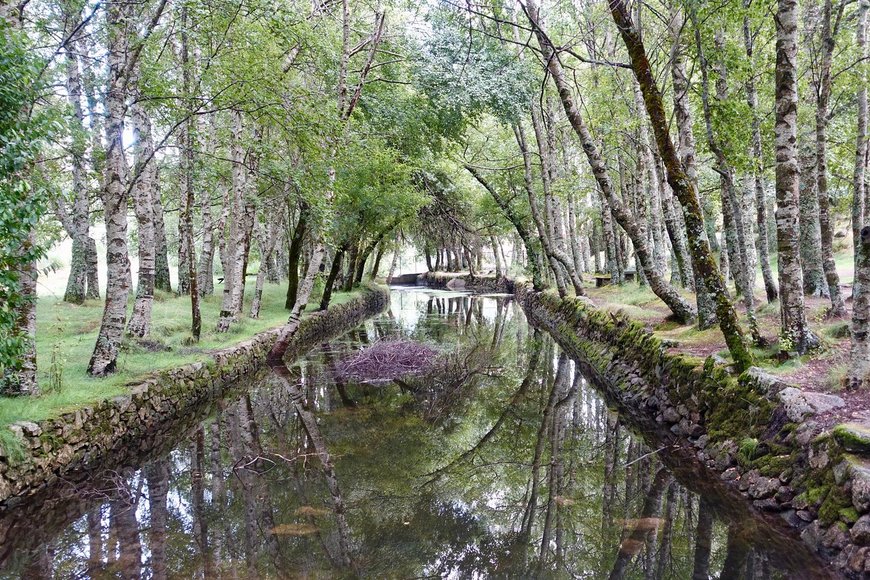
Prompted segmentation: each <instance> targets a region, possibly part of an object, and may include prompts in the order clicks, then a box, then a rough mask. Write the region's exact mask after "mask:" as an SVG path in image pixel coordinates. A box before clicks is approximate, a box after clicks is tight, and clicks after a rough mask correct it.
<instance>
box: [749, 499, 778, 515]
mask: <svg viewBox="0 0 870 580" xmlns="http://www.w3.org/2000/svg"><path fill="white" fill-rule="evenodd" d="M752 505H754V506H755V507H756V508H757V509H760V510H761V511H764V512H778V511H782V509H783V508H782V506H781V505H779V502H777V501H776V500H775V499H773V498H772V497H769V498H767V499H757V500H755V501H753V502H752Z"/></svg>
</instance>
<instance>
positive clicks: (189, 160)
mask: <svg viewBox="0 0 870 580" xmlns="http://www.w3.org/2000/svg"><path fill="white" fill-rule="evenodd" d="M181 26H182V28H181V66H182V78H183V83H184V94H185V96H188V97H189V96H190V91H191V79H190V76H191V75H190V67H191V66H192V65H190V63H189V61H188V58H189V55H188V46H187V7H182V9H181ZM182 147H183V150H182V155H181V161H182V167H181V184H182V187H181V194H182V200H181V203H182V206H181V215H180V216H179V217H180V220H179V221H180V223H181V224H183V228H182V229H183V231H184V236H185V239H184V245H185V246H187V248H188V250H189V254H188V261H187V272H186V273H187V283H188V293H189V295H190V319H191V321H190V332H191V336H192V337H193V340H194V342H199V337H200V334H201V332H202V315H201V314H200V311H199V290H198V289H197V278H196V246H195V245H194V242H193V207H194V194H193V171H194V158H193V155H194V152H193V148H194V141H193V117H192V116H191V117H189V118H188V119H187V121H185V128H184V131H183V139H182Z"/></svg>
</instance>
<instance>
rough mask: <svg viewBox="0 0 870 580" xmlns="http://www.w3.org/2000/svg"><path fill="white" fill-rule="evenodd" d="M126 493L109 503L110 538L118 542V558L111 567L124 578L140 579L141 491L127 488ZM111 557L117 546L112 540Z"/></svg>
mask: <svg viewBox="0 0 870 580" xmlns="http://www.w3.org/2000/svg"><path fill="white" fill-rule="evenodd" d="M125 491H126V493H122V494H120V497H118V498H117V499H114V500H112V501H111V502H110V503H109V525H110V528H111V533H110V538H111V539H113V540H114V542H115V543H116V544H117V560H115V561H114V562H112V563H111V566H110V569H111V570H113V571H114V572H115V574H117V576H119V577H121V578H123V579H125V580H126V579H128V578H129V579H131V580H132V579H138V578H139V577H140V576H141V574H142V544H141V541H140V539H139V523H138V522H137V521H136V507H137V505H138V503H139V492H138V491H134V490H130V489H128V490H125ZM109 546H110V552H109V554H110V557H113V555H114V554H115V546H113V545H112V543H111V541H110V544H109Z"/></svg>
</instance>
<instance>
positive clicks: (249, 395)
mask: <svg viewBox="0 0 870 580" xmlns="http://www.w3.org/2000/svg"><path fill="white" fill-rule="evenodd" d="M397 335H401V336H403V337H405V338H407V339H413V340H418V341H423V342H426V343H429V344H433V345H436V346H437V349H438V350H439V352H440V354H439V356H438V363H437V364H435V365H434V366H433V368H434V369H435V370H434V371H432V372H429V373H428V374H426V375H423V376H420V377H411V378H408V379H407V380H401V381H393V382H377V383H373V384H359V383H355V382H352V381H346V380H344V379H343V378H342V377H341V373H339V372H338V370H337V369H338V364H339V363H340V361H341V360H343V359H344V358H345V357H347V356H349V355H350V354H352V353H354V352H356V351H358V350H359V349H361V348H364V347H365V346H366V345H369V344H372V343H374V342H376V341H378V340H383V339H385V338H389V337H394V336H397ZM243 393H244V394H241V395H236V396H231V397H227V398H226V399H224V400H223V401H219V402H217V403H216V405H215V408H214V409H213V410H212V411H211V412H210V413H209V414H208V416H207V417H206V418H204V419H202V420H198V419H197V418H192V420H191V421H192V424H193V427H192V428H188V429H187V430H186V431H185V432H184V433H183V434H181V435H174V436H171V437H169V440H167V441H164V442H163V445H164V448H163V450H162V451H161V450H159V449H158V450H156V451H154V452H153V453H150V454H149V455H148V456H146V457H143V458H139V459H138V460H135V458H134V461H133V462H132V465H136V466H141V467H140V468H133V469H124V470H120V472H118V473H115V472H106V473H104V474H100V475H99V476H94V477H92V478H91V479H90V480H89V481H87V482H85V483H84V484H81V485H76V486H68V487H65V488H63V489H61V490H59V491H56V492H55V493H54V495H55V496H56V497H58V498H59V499H54V500H53V501H50V502H49V501H46V502H44V503H42V504H40V502H30V503H28V504H25V505H22V506H19V507H18V508H17V509H16V510H13V511H12V512H10V513H9V514H6V515H5V516H4V517H3V518H2V519H0V545H2V546H3V547H2V551H0V563H2V566H3V572H2V575H3V576H4V577H19V576H22V577H28V578H31V577H32V578H40V577H52V576H55V577H94V578H103V577H122V578H139V577H142V576H146V577H153V578H158V579H159V578H168V577H205V578H215V577H248V578H262V577H307V576H314V577H319V576H327V577H336V576H338V577H354V576H365V577H401V578H405V577H435V576H437V577H480V576H510V577H555V578H561V577H565V578H568V577H581V578H608V577H609V578H692V577H694V578H709V577H711V576H712V577H721V578H777V577H783V578H785V577H788V578H795V577H822V576H824V575H825V573H824V571H823V570H822V569H821V568H819V567H818V562H816V561H815V560H814V559H812V558H810V557H809V556H807V555H805V554H806V551H805V549H804V548H803V546H802V544H800V543H799V541H796V540H795V539H794V538H793V537H791V536H789V535H788V534H785V533H784V532H783V530H784V528H783V527H781V526H777V525H775V524H771V523H767V522H764V521H762V520H760V519H759V518H757V517H751V516H750V514H749V513H748V512H747V511H746V508H745V506H744V505H743V504H742V502H740V501H737V502H734V501H731V500H730V499H729V496H727V494H725V495H723V494H722V490H721V488H720V487H719V486H718V484H716V482H715V481H713V482H710V481H707V480H704V479H699V477H698V476H697V474H695V473H694V472H695V471H696V466H695V465H694V464H693V463H691V462H690V461H689V460H688V459H687V454H685V453H682V452H681V451H680V450H679V449H674V448H673V446H672V441H670V440H669V439H667V437H666V436H664V435H662V434H659V433H654V432H650V433H646V435H645V438H643V439H642V438H639V437H637V436H636V435H634V434H633V433H632V432H631V431H630V430H629V429H628V428H627V426H626V425H624V424H622V423H621V421H620V418H619V417H618V416H617V415H616V414H614V413H613V412H611V411H610V410H608V407H607V405H606V404H605V402H604V401H603V400H602V398H601V397H600V396H599V395H598V394H597V392H596V391H595V390H594V389H592V388H591V386H590V385H589V384H587V382H586V380H585V379H584V378H583V377H582V376H581V375H580V374H579V373H578V372H576V369H575V365H574V363H573V361H571V360H570V359H568V358H567V357H566V356H565V355H564V354H563V353H561V352H560V351H559V349H558V348H557V347H556V345H555V344H554V343H553V341H552V340H551V339H550V338H549V337H548V336H546V335H545V334H542V333H541V332H539V331H537V330H534V329H532V328H530V327H529V326H528V325H527V324H526V322H525V319H524V317H523V315H522V312H521V310H520V309H519V308H518V307H517V305H516V304H514V303H512V302H511V301H510V300H509V298H508V297H504V296H502V297H495V296H494V297H470V296H468V295H463V294H454V293H446V292H431V291H425V290H410V291H409V290H405V291H396V292H394V293H393V299H392V304H391V308H390V310H389V311H388V312H387V313H386V314H384V315H382V316H380V317H378V318H377V319H375V320H372V321H369V322H367V323H366V324H364V325H361V326H360V327H359V328H357V329H353V330H351V331H350V332H349V333H348V334H347V335H346V336H345V337H344V338H342V339H341V340H338V341H335V342H334V343H331V344H324V345H321V346H320V347H319V348H317V349H315V351H314V352H313V353H311V354H310V355H309V356H308V357H307V358H306V359H305V360H303V361H302V362H301V363H300V364H298V365H296V366H294V367H293V368H289V369H288V368H282V369H277V370H276V372H275V373H272V374H263V375H261V376H258V377H257V378H256V379H255V383H254V385H253V386H251V387H250V388H247V387H246V388H245V389H244V390H243ZM38 504H39V505H38ZM802 554H803V556H802Z"/></svg>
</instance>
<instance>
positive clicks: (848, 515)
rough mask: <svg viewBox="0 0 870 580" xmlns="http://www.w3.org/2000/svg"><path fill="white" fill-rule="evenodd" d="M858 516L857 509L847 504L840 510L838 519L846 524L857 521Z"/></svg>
mask: <svg viewBox="0 0 870 580" xmlns="http://www.w3.org/2000/svg"><path fill="white" fill-rule="evenodd" d="M858 517H859V515H858V510H856V509H855V508H854V507H851V506H849V507H845V508H843V509H841V510H840V519H841V520H842V521H844V522H846V523H847V524H854V523H855V522H857V521H858Z"/></svg>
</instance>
